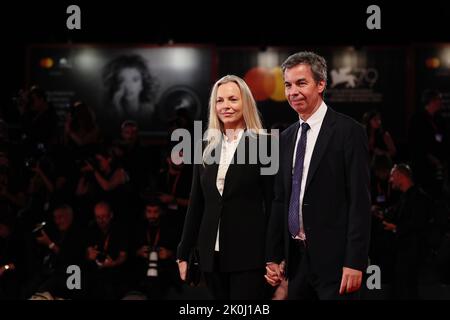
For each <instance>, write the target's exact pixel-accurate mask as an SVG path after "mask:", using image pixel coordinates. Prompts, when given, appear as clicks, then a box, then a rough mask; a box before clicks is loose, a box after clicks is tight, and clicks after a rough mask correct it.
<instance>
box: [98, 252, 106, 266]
mask: <svg viewBox="0 0 450 320" xmlns="http://www.w3.org/2000/svg"><path fill="white" fill-rule="evenodd" d="M106 257H107V254H106V252H104V251H100V252H99V253H98V254H97V259H96V260H97V262H99V263H103V262H105V260H106Z"/></svg>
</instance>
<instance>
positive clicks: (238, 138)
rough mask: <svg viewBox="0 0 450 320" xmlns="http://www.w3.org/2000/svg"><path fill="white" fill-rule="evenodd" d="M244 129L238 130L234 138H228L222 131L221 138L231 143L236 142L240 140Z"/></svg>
mask: <svg viewBox="0 0 450 320" xmlns="http://www.w3.org/2000/svg"><path fill="white" fill-rule="evenodd" d="M244 131H245V130H239V133H238V136H237V138H236V139H235V140H230V139H229V138H228V136H227V135H226V134H225V133H222V138H223V140H224V141H225V142H227V143H233V142H234V143H236V142H238V141H240V140H241V137H242V135H243V134H244Z"/></svg>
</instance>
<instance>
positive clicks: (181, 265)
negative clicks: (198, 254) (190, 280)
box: [178, 260, 187, 281]
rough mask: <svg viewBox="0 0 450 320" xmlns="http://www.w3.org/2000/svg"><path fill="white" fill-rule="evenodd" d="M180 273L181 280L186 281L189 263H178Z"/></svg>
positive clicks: (181, 261) (180, 261)
mask: <svg viewBox="0 0 450 320" xmlns="http://www.w3.org/2000/svg"><path fill="white" fill-rule="evenodd" d="M178 271H179V272H180V278H181V280H183V281H185V280H186V272H187V262H186V261H183V260H179V261H178Z"/></svg>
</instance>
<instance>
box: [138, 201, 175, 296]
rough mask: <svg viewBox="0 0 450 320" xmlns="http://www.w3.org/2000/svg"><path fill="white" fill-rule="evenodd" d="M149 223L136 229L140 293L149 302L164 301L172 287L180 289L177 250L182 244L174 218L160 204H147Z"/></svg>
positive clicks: (147, 219)
mask: <svg viewBox="0 0 450 320" xmlns="http://www.w3.org/2000/svg"><path fill="white" fill-rule="evenodd" d="M144 218H145V223H143V224H141V225H140V226H139V227H138V228H137V229H136V233H135V234H136V237H135V243H134V246H133V248H134V252H135V272H133V273H132V274H133V275H135V277H136V285H137V287H138V290H139V291H141V292H143V293H144V294H146V295H147V297H148V298H149V299H152V300H153V299H157V300H158V299H164V298H165V296H166V294H167V291H168V289H169V288H170V287H171V286H176V287H177V288H179V287H180V284H181V283H180V280H179V277H178V268H177V264H176V262H175V256H174V253H175V250H176V246H177V244H178V241H179V237H178V236H177V233H176V228H174V226H173V222H172V221H171V219H170V217H169V216H168V215H167V214H166V213H163V211H162V205H161V203H160V202H159V201H156V200H155V201H148V202H147V203H146V205H145V213H144Z"/></svg>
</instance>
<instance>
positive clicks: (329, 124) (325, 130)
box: [291, 108, 335, 192]
mask: <svg viewBox="0 0 450 320" xmlns="http://www.w3.org/2000/svg"><path fill="white" fill-rule="evenodd" d="M334 122H335V117H334V111H333V110H331V109H330V108H328V109H327V113H326V114H325V118H324V119H323V123H322V127H321V128H320V132H319V136H318V137H317V141H316V145H315V146H314V151H313V154H312V157H311V162H310V165H309V170H308V177H307V179H306V186H305V192H306V190H308V186H309V184H310V183H311V180H312V178H313V177H314V174H315V173H316V171H317V168H318V167H319V164H320V160H322V157H323V155H324V154H325V151H326V149H327V146H328V143H329V141H330V138H331V137H332V135H333V131H334ZM291 161H292V160H291Z"/></svg>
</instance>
